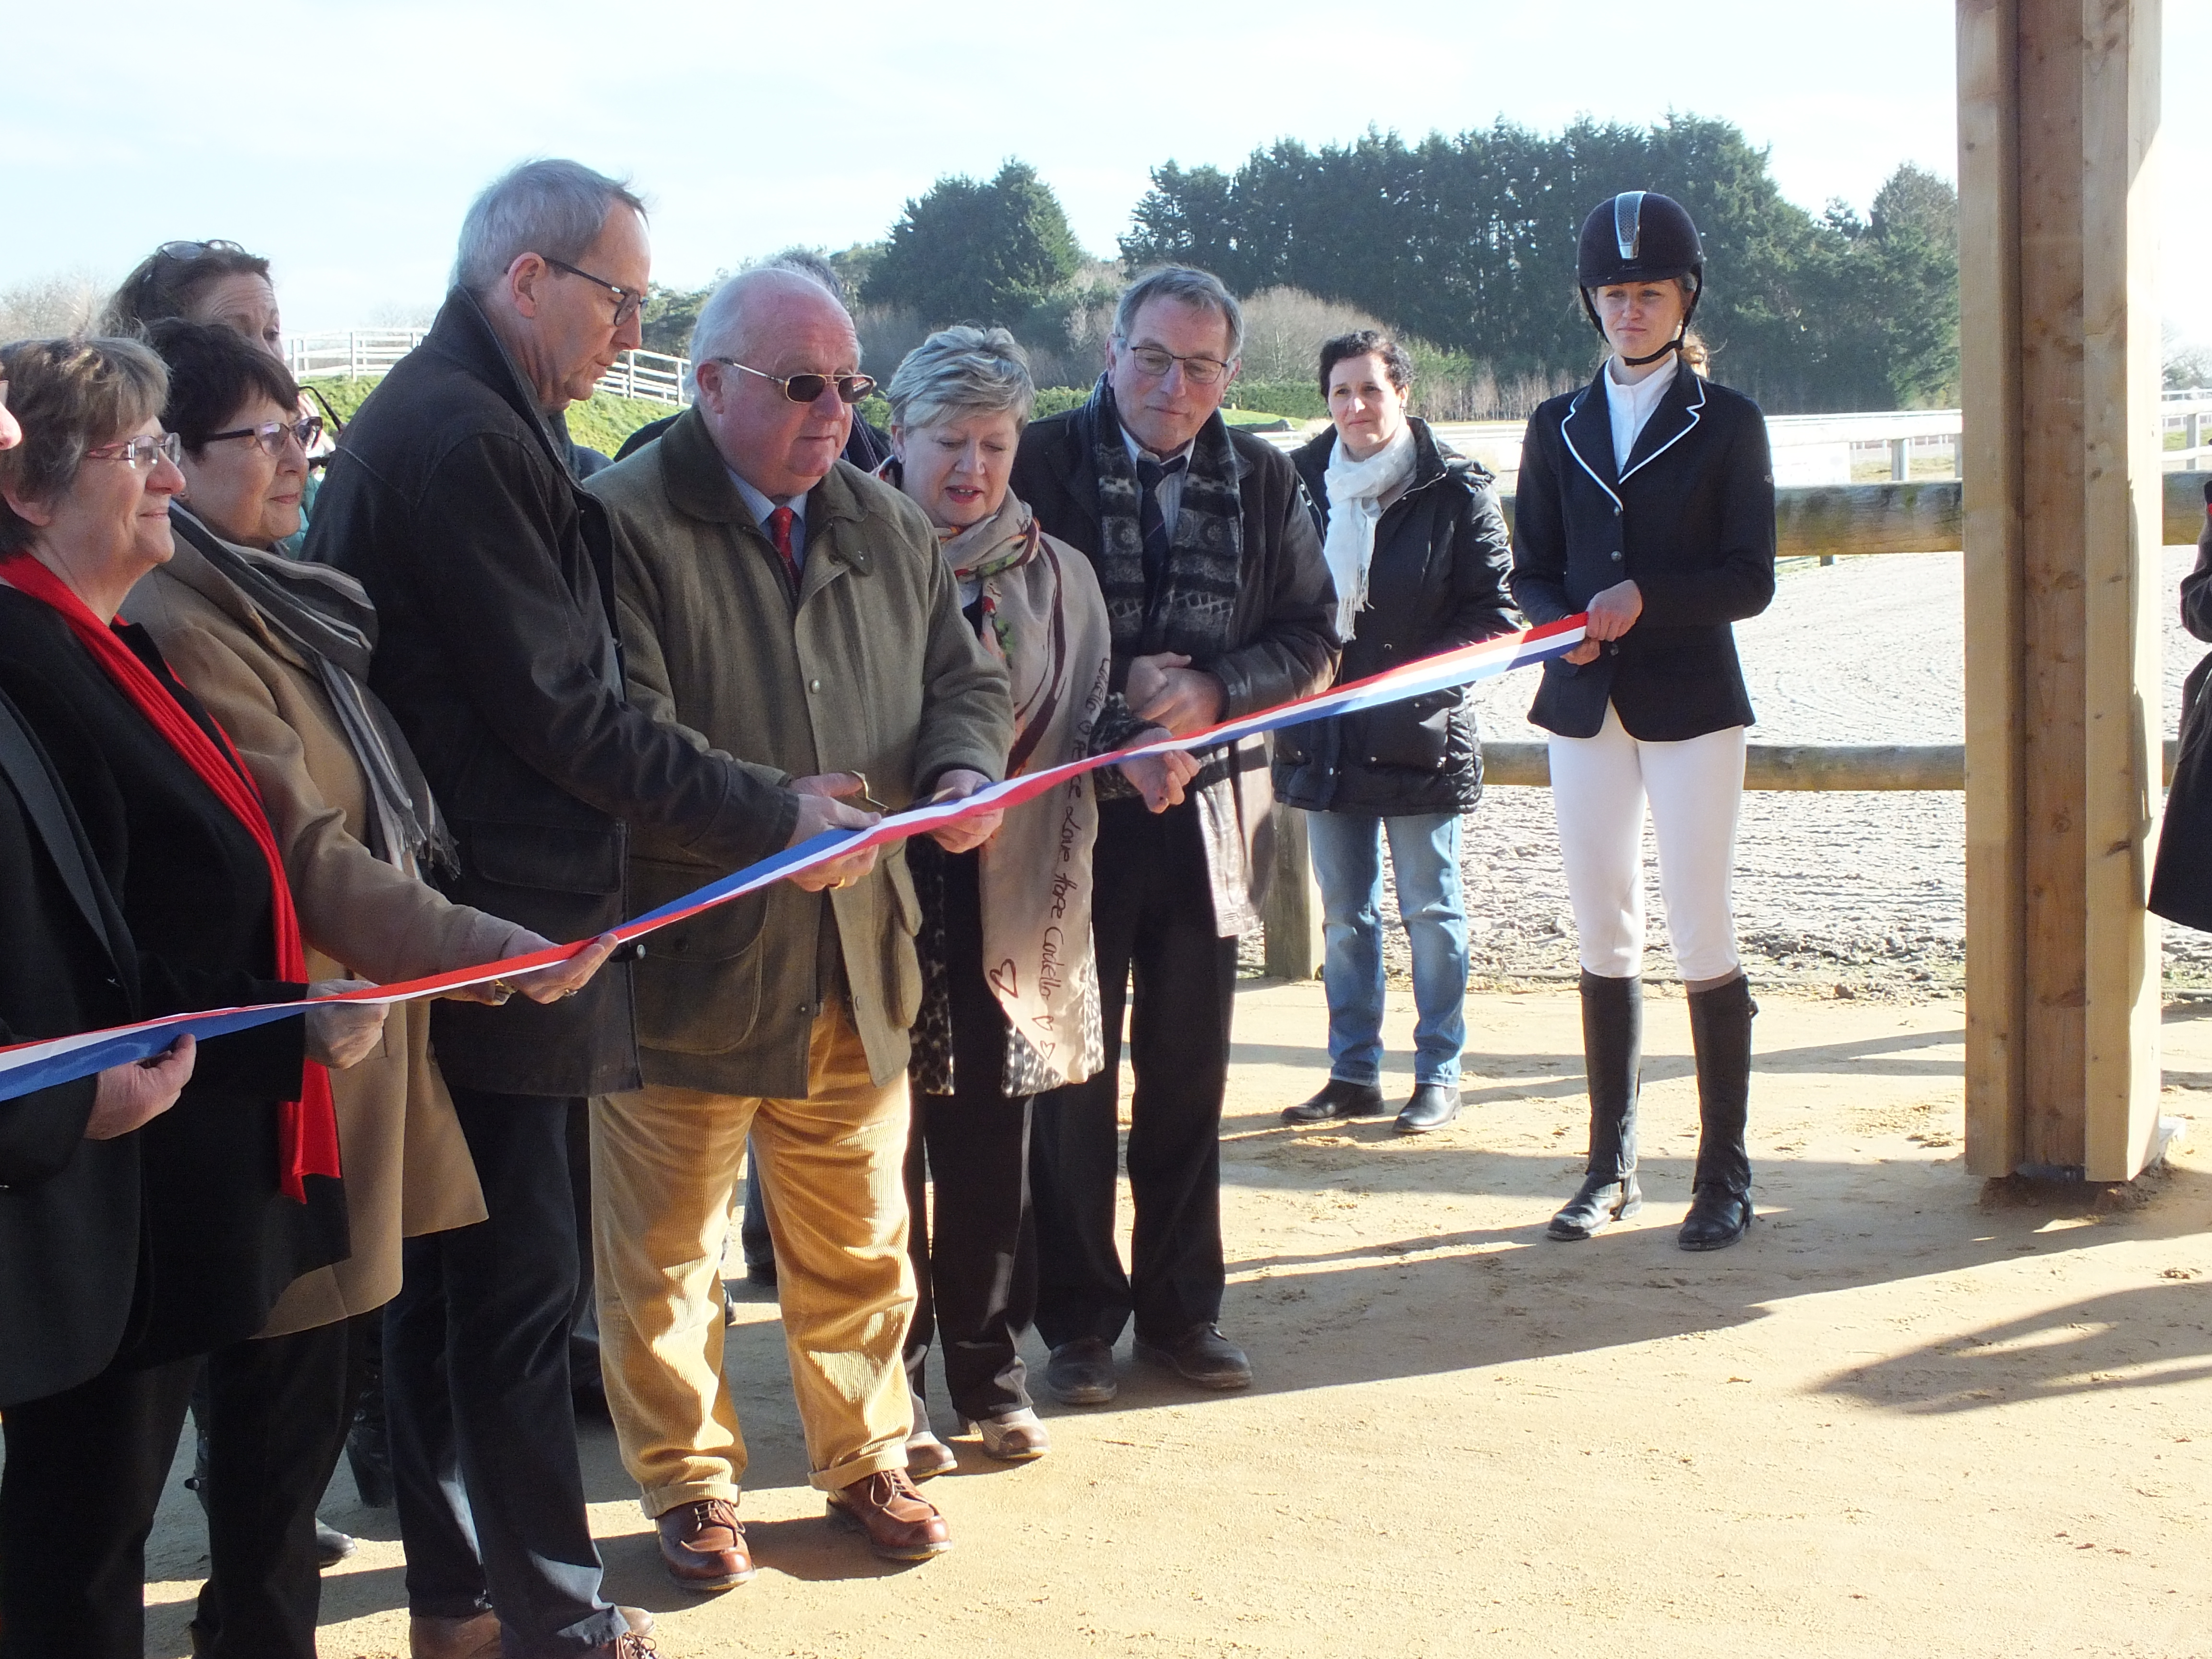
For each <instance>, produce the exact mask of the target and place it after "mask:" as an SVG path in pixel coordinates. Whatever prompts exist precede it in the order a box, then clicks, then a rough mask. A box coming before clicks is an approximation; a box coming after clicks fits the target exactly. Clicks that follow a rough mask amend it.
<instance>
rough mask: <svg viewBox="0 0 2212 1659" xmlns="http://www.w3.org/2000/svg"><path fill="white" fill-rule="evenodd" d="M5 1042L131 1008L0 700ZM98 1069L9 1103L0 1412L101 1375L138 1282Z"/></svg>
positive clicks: (120, 1162)
mask: <svg viewBox="0 0 2212 1659" xmlns="http://www.w3.org/2000/svg"><path fill="white" fill-rule="evenodd" d="M0 938H4V939H6V940H7V941H8V948H7V949H6V950H5V951H0V1042H31V1041H33V1040H34V1039H37V1038H40V1037H52V1036H68V1035H69V1034H70V1033H71V1032H75V1031H87V1030H95V1029H97V1028H98V1027H100V1026H102V1025H119V1024H124V1023H125V1022H126V1021H129V1020H131V1019H135V1018H137V1015H138V975H137V950H136V947H135V946H134V945H132V943H131V933H130V929H129V928H128V927H125V925H124V921H123V916H122V913H121V912H120V911H119V910H118V908H116V904H115V900H114V896H113V895H112V894H111V893H110V892H109V890H108V887H107V883H106V881H105V880H104V879H103V878H101V876H100V866H99V863H98V861H97V860H95V859H94V856H93V854H92V851H91V848H89V846H88V844H87V843H86V841H85V836H84V829H83V826H82V825H81V824H80V823H78V822H77V818H76V811H74V810H73V809H72V808H71V807H70V804H69V798H68V797H67V796H65V795H64V794H63V793H62V789H61V784H60V782H59V781H58V780H57V779H56V778H55V777H54V775H53V771H52V763H50V762H48V760H47V759H46V751H45V750H44V749H42V748H40V746H39V741H38V739H37V738H34V737H33V736H32V735H31V733H30V731H29V729H28V728H27V727H26V726H24V725H23V724H22V721H21V717H20V716H18V715H17V714H16V713H15V705H14V704H13V703H11V702H9V701H8V700H7V698H6V697H5V696H0ZM94 1086H95V1085H94V1079H91V1078H82V1079H78V1080H77V1081H76V1082H75V1083H64V1084H58V1085H55V1086H54V1087H52V1088H49V1089H41V1090H39V1091H36V1092H35V1093H33V1094H28V1095H23V1096H21V1097H17V1098H16V1099H14V1100H8V1101H0V1408H4V1407H9V1406H12V1405H15V1404H18V1403H20V1402H21V1401H26V1400H38V1399H41V1398H43V1397H45V1396H46V1395H50V1394H57V1393H59V1392H60V1391H61V1390H62V1389H66V1388H70V1387H73V1386H75V1385H76V1383H82V1382H83V1381H84V1380H85V1379H86V1378H88V1377H90V1376H97V1375H98V1374H99V1373H100V1371H101V1370H104V1369H105V1368H106V1364H107V1362H108V1361H109V1360H110V1359H111V1358H113V1357H114V1355H115V1351H116V1349H117V1348H118V1346H121V1344H122V1341H123V1334H124V1330H125V1326H126V1324H127V1323H128V1322H129V1319H130V1315H131V1293H132V1290H133V1288H134V1287H135V1285H137V1279H138V1237H139V1234H138V1178H139V1177H138V1143H139V1140H140V1138H141V1137H140V1136H139V1135H137V1134H129V1135H122V1136H118V1137H117V1138H116V1139H112V1140H87V1139H85V1138H84V1129H85V1124H86V1122H87V1121H88V1119H89V1118H90V1116H91V1115H92V1100H93V1092H94Z"/></svg>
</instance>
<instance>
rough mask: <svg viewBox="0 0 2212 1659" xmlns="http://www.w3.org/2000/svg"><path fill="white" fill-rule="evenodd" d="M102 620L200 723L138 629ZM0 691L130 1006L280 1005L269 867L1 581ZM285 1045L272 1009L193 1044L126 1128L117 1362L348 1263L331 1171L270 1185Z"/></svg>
mask: <svg viewBox="0 0 2212 1659" xmlns="http://www.w3.org/2000/svg"><path fill="white" fill-rule="evenodd" d="M120 631H121V633H122V635H123V637H124V639H125V642H126V643H127V644H129V645H130V647H131V649H132V650H134V651H135V652H137V654H138V656H139V658H140V659H141V660H143V662H145V664H146V665H147V666H148V667H149V668H150V669H152V670H153V671H154V672H155V674H156V675H157V676H158V677H159V678H161V680H162V682H163V683H164V684H166V685H167V687H168V689H169V691H170V694H171V695H172V696H174V697H175V698H176V699H177V700H178V702H179V703H180V704H182V705H183V707H184V708H185V710H186V711H187V712H188V713H190V714H191V715H192V717H193V718H194V719H195V720H198V721H199V722H200V724H201V726H203V728H204V729H205V730H207V731H208V732H210V735H213V733H214V732H215V730H216V727H215V725H214V722H213V721H212V720H210V718H209V717H208V715H207V713H206V711H205V710H204V709H203V708H201V707H200V705H199V703H198V702H197V699H196V698H194V697H193V696H192V695H191V692H189V691H187V690H185V688H184V687H183V686H182V685H181V684H179V683H178V682H177V680H176V679H175V678H174V677H173V675H171V674H170V673H169V671H168V667H167V664H166V663H164V662H163V661H162V660H161V653H159V652H158V651H156V650H155V648H154V644H153V641H152V640H151V639H150V638H149V637H148V635H147V634H146V632H145V630H144V629H140V628H137V627H129V626H126V627H125V628H124V629H121V630H120ZM0 691H4V692H5V694H6V696H9V698H11V699H13V700H14V702H15V707H16V708H17V709H18V710H20V711H21V715H22V719H23V722H24V724H25V725H26V726H28V727H29V728H30V730H31V731H32V732H33V733H35V734H36V736H37V738H38V739H39V741H40V744H42V745H43V746H44V748H45V750H46V755H47V756H48V757H49V758H50V759H51V761H52V768H53V773H54V775H55V776H56V777H57V778H58V780H59V781H60V782H61V784H62V786H63V789H64V793H66V794H67V796H68V798H69V799H70V804H71V805H73V806H74V807H75V808H76V815H77V818H78V820H79V822H80V823H81V824H82V829H83V831H84V836H85V845H86V847H87V848H88V849H89V851H90V852H91V854H92V856H93V861H94V863H95V864H96V865H97V866H98V867H99V870H100V874H101V876H102V877H103V878H104V879H105V880H106V884H107V886H108V888H109V890H111V891H112V893H113V894H114V896H115V897H116V899H117V901H118V902H119V904H120V907H121V911H122V918H123V921H125V923H126V924H127V927H128V929H129V933H130V936H131V939H132V940H133V941H135V945H136V948H137V950H138V951H140V952H142V953H143V954H142V955H141V956H140V957H139V961H138V973H139V981H140V987H141V998H142V1001H143V1010H144V1012H145V1013H146V1014H148V1015H155V1014H162V1013H170V1012H179V1011H180V1010H183V1009H187V1008H206V1007H221V1006H228V1005H233V1004H237V1003H241V1002H273V1001H278V1000H283V999H286V998H288V997H289V998H296V997H298V996H299V995H300V994H301V993H302V991H303V990H304V989H305V987H303V986H301V985H299V984H296V983H286V982H281V981H276V938H275V934H274V933H273V931H272V921H271V908H272V896H271V893H270V885H269V871H268V866H267V865H266V864H265V863H264V861H263V860H262V856H261V851H260V848H258V846H257V845H256V843H255V842H254V840H253V837H252V836H251V835H250V834H248V833H247V831H246V827H245V826H244V825H243V824H241V823H239V822H238V820H237V819H236V818H235V817H233V816H232V814H231V812H230V810H229V809H228V807H226V806H225V805H223V804H222V801H221V800H219V799H216V795H215V793H214V792H213V791H211V790H210V789H209V788H208V787H207V786H206V785H205V784H204V783H203V782H202V781H200V779H199V777H198V775H197V774H196V773H194V772H193V771H192V769H191V766H190V765H189V764H188V763H186V762H185V758H184V757H182V756H181V755H179V754H178V753H177V751H176V750H174V749H173V748H172V747H171V746H170V744H169V743H168V741H167V739H166V738H163V737H162V736H161V733H160V732H157V731H156V730H155V728H154V726H153V724H152V723H151V722H150V721H149V720H147V719H146V717H145V716H144V715H143V714H141V713H140V712H139V711H138V709H137V706H136V705H134V704H133V703H132V702H131V700H130V699H129V697H127V696H125V694H124V693H123V691H122V690H120V689H119V688H118V687H117V685H116V684H115V683H114V682H113V681H112V680H111V679H109V678H108V677H107V675H106V672H105V671H103V670H102V669H101V668H100V665H99V664H98V663H97V662H95V661H94V659H93V658H92V655H91V653H89V652H88V651H87V650H86V649H85V648H84V647H83V646H82V644H81V643H79V642H78V641H77V639H76V636H75V635H72V634H71V633H70V631H69V626H68V624H67V623H64V621H63V620H62V618H61V617H60V616H59V614H58V613H57V612H56V611H53V610H52V608H51V607H49V606H47V605H42V604H40V602H39V601H38V600H36V599H31V598H29V597H28V596H27V595H25V594H22V593H19V592H15V590H14V589H12V588H0ZM113 948H115V947H114V945H112V942H111V945H110V946H109V949H111V950H112V949H113ZM86 960H90V958H86ZM95 965H96V963H95ZM108 1006H109V1008H110V1010H114V1009H118V1008H120V1007H122V1006H124V1005H123V1004H122V1003H121V1002H120V1001H118V1000H113V999H111V1000H109V1003H108ZM54 1012H57V1013H58V1012H59V1010H56V1011H54ZM102 1023H112V1021H105V1022H102ZM303 1042H304V1028H303V1026H302V1023H301V1021H299V1020H296V1019H285V1020H278V1021H276V1022H275V1023H274V1024H268V1025H264V1026H260V1027H258V1028H257V1029H255V1030H247V1031H240V1032H237V1033H235V1034H234V1035H232V1036H223V1037H216V1038H214V1039H212V1040H210V1041H209V1042H204V1043H202V1044H201V1045H200V1049H199V1059H198V1061H197V1065H196V1066H194V1068H193V1073H192V1079H191V1083H190V1084H189V1085H186V1087H185V1091H184V1094H183V1095H182V1097H179V1100H178V1102H177V1103H176V1104H175V1105H174V1106H173V1107H172V1108H170V1109H169V1110H168V1111H167V1112H166V1113H164V1114H163V1115H161V1116H160V1117H157V1118H155V1120H154V1121H152V1122H151V1123H149V1124H148V1125H147V1126H146V1127H144V1128H143V1129H141V1130H139V1131H138V1132H137V1133H136V1134H135V1135H133V1136H131V1140H133V1141H135V1142H136V1143H137V1146H138V1150H139V1152H140V1154H141V1156H142V1158H143V1176H144V1178H143V1187H142V1190H143V1196H142V1199H141V1204H142V1206H143V1207H142V1221H143V1227H144V1229H145V1236H144V1242H143V1249H144V1251H145V1260H146V1261H147V1263H148V1264H149V1267H150V1272H149V1274H148V1275H147V1276H146V1278H145V1279H144V1281H143V1282H141V1283H140V1284H139V1285H138V1286H137V1305H136V1307H135V1309H134V1310H132V1313H131V1330H130V1331H129V1332H128V1333H127V1334H126V1335H125V1340H124V1356H125V1358H127V1359H128V1360H129V1361H130V1362H131V1363H133V1364H155V1363H158V1362H160V1361H162V1360H166V1359H173V1358H179V1357H181V1356H183V1355H185V1354H191V1353H201V1352H206V1351H207V1350H209V1349H210V1348H216V1347H220V1346H224V1345H225V1344H228V1343H231V1342H235V1341H240V1340H244V1339H245V1338H246V1337H249V1336H251V1335H252V1334H253V1333H254V1332H255V1331H257V1330H258V1329H259V1328H261V1324H262V1322H263V1321H264V1318H265V1317H266V1316H267V1315H268V1312H269V1310H270V1307H271V1306H272V1305H273V1304H275V1302H276V1298H277V1297H278V1296H280V1295H281V1294H282V1293H283V1290H284V1287H285V1286H286V1285H289V1284H290V1283H291V1282H292V1280H293V1279H295V1278H297V1277H298V1276H299V1275H300V1274H301V1273H306V1272H307V1271H308V1270H309V1269H311V1268H313V1267H323V1266H325V1265H327V1264H329V1263H330V1262H332V1261H342V1260H343V1258H344V1257H345V1255H347V1253H348V1249H349V1240H348V1237H347V1231H346V1224H345V1205H344V1195H343V1190H342V1188H341V1187H340V1184H339V1182H335V1181H332V1180H330V1179H329V1178H327V1177H325V1176H308V1177H307V1202H306V1203H305V1204H300V1203H295V1202H294V1201H293V1200H290V1199H288V1198H286V1197H285V1196H283V1193H282V1192H281V1191H280V1190H279V1188H278V1184H277V1169H276V1112H277V1103H278V1102H279V1101H281V1100H286V1099H291V1098H294V1097H297V1095H298V1094H299V1092H300V1086H301V1059H302V1054H303V1047H302V1045H303ZM78 1086H79V1087H80V1088H82V1085H78ZM84 1104H85V1106H86V1107H87V1109H88V1108H89V1105H90V1097H89V1096H86V1097H84ZM79 1133H82V1127H81V1126H80V1128H79ZM82 1155H83V1154H82V1151H80V1153H79V1156H82ZM111 1156H112V1153H111V1152H108V1151H106V1150H105V1149H103V1150H101V1151H99V1152H95V1153H94V1158H97V1159H101V1160H105V1159H106V1158H109V1157H111ZM108 1178H116V1177H115V1176H114V1175H113V1172H110V1176H109V1177H108Z"/></svg>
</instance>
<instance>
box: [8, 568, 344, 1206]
mask: <svg viewBox="0 0 2212 1659" xmlns="http://www.w3.org/2000/svg"><path fill="white" fill-rule="evenodd" d="M0 578H5V579H6V580H7V581H8V583H9V585H10V586H13V587H15V589H16V590H17V591H19V592H23V593H27V594H28V595H29V596H30V597H31V598H33V599H37V600H39V601H40V603H41V604H44V605H51V606H52V608H53V609H54V610H56V611H59V612H60V613H61V618H62V620H63V621H64V622H65V623H68V624H69V628H70V633H72V634H74V635H76V638H77V642H78V643H79V644H81V645H82V646H83V647H84V648H85V650H86V651H87V652H88V653H90V655H91V657H92V659H93V660H94V662H96V663H98V664H99V665H100V669H101V671H103V672H104V673H106V676H107V678H109V679H111V680H112V681H113V682H114V683H115V686H116V689H117V690H119V691H121V692H122V693H123V695H124V696H126V697H128V698H129V699H130V700H131V703H132V705H133V706H134V707H135V708H137V710H138V712H139V713H140V714H143V715H144V716H145V717H146V721H147V724H149V726H152V727H153V728H154V729H155V731H156V732H160V733H161V736H162V737H163V738H165V739H167V742H168V744H169V746H170V747H171V748H172V749H174V750H176V751H177V753H178V754H179V756H180V757H182V758H183V760H184V762H185V764H186V765H187V766H189V767H191V769H192V771H193V773H194V774H195V775H197V777H198V778H199V780H200V781H201V782H202V783H204V784H205V785H206V786H207V787H208V790H209V793H211V794H213V795H214V796H215V798H216V799H217V800H219V801H221V802H222V804H223V805H224V806H225V807H227V808H228V809H229V811H230V814H231V816H232V817H234V818H236V819H237V820H238V822H239V823H240V825H241V826H242V827H243V828H244V829H245V830H246V833H247V834H248V835H250V836H252V837H253V844H254V845H255V846H256V847H257V848H259V849H260V851H261V858H262V861H263V862H264V864H265V865H267V866H268V870H269V898H270V920H271V922H272V924H273V927H274V928H275V932H276V977H277V978H278V979H280V980H289V981H291V982H292V983H294V984H295V985H304V984H306V983H307V950H306V948H305V947H304V946H303V945H301V941H300V917H299V913H298V912H297V911H296V910H295V909H294V908H293V907H292V884H291V883H290V882H289V881H288V880H286V879H285V876H284V858H283V854H282V853H281V852H279V851H278V850H277V847H276V831H275V830H273V829H270V827H269V814H268V813H267V812H266V811H264V810H263V809H262V805H261V792H260V791H259V790H258V788H256V787H254V783H253V778H252V774H250V773H249V772H247V771H246V763H244V762H243V761H241V760H240V759H239V757H238V751H237V750H235V749H234V748H232V747H231V744H230V739H229V738H228V736H225V735H224V734H223V730H222V727H221V726H215V731H216V737H217V738H221V739H222V746H221V747H220V748H218V747H217V746H216V738H210V737H209V736H208V734H207V732H205V731H204V730H203V729H202V728H201V726H200V724H199V722H198V721H197V720H194V719H193V718H192V717H191V715H190V714H187V713H186V712H185V707H184V705H183V704H182V703H180V702H178V701H177V700H176V698H175V696H173V695H172V694H171V692H170V690H169V689H168V687H167V686H166V685H164V684H161V681H160V679H158V678H156V677H155V673H154V671H153V670H152V669H150V668H149V667H147V666H146V665H145V664H144V663H143V662H141V661H139V660H138V658H137V653H134V652H133V651H132V650H131V647H129V646H127V645H125V643H124V642H123V638H122V635H120V634H118V633H117V632H116V630H115V629H114V628H113V627H110V626H108V625H106V624H104V623H101V621H100V618H99V617H95V616H94V615H93V613H92V611H91V609H90V608H89V607H88V605H86V604H85V602H84V601H83V600H82V599H79V598H78V597H77V596H76V592H75V591H74V590H73V589H71V588H70V586H69V585H68V584H67V583H66V582H64V581H63V580H62V579H61V578H60V577H58V576H57V575H56V574H54V573H53V572H52V571H51V570H49V569H47V568H46V566H44V565H43V564H40V562H38V560H37V559H35V558H33V556H31V555H30V554H28V553H21V552H18V553H11V554H9V556H7V557H5V558H0ZM209 724H210V726H214V725H215V722H214V720H213V719H212V717H210V720H209ZM337 1173H338V1128H337V1115H336V1113H335V1111H334V1109H333V1108H332V1106H331V1078H330V1073H328V1072H326V1071H325V1070H324V1069H323V1068H322V1067H321V1066H318V1065H317V1064H315V1062H314V1061H313V1060H308V1061H307V1062H305V1064H304V1065H303V1066H302V1067H301V1086H300V1095H299V1098H298V1099H296V1100H288V1101H285V1102H283V1103H281V1104H280V1105H279V1106H278V1107H277V1109H276V1176H277V1180H278V1182H279V1183H280V1184H281V1185H282V1186H283V1189H284V1195H285V1196H286V1197H288V1198H290V1199H293V1200H296V1201H298V1202H300V1203H303V1204H304V1203H305V1202H307V1183H306V1181H305V1179H304V1177H306V1176H311V1175H319V1176H336V1175H337Z"/></svg>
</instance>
